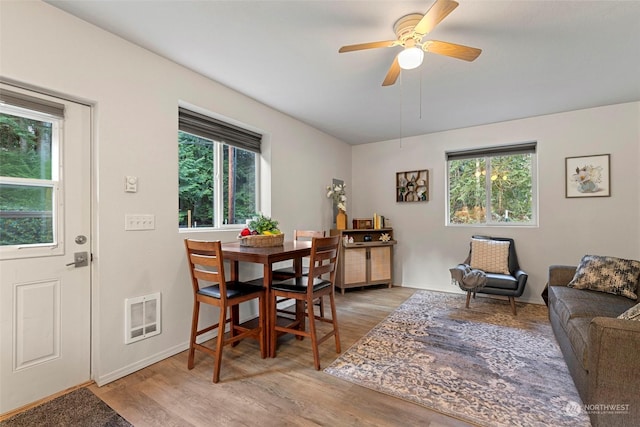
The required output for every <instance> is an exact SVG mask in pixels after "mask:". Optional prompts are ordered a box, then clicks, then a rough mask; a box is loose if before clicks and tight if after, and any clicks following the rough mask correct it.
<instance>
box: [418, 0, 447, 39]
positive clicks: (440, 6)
mask: <svg viewBox="0 0 640 427" xmlns="http://www.w3.org/2000/svg"><path fill="white" fill-rule="evenodd" d="M456 7H458V2H455V1H453V0H437V1H436V2H435V3H434V4H433V6H431V8H429V10H428V11H427V13H425V14H424V16H423V17H422V19H421V20H420V22H418V24H417V25H416V26H415V28H414V29H413V31H414V32H416V33H418V34H422V35H425V34H428V33H430V32H431V31H433V29H434V28H435V27H436V25H438V24H439V23H440V21H442V20H443V19H444V18H446V17H447V15H449V14H450V13H451V12H453V10H454V9H455V8H456Z"/></svg>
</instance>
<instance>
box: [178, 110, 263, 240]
mask: <svg viewBox="0 0 640 427" xmlns="http://www.w3.org/2000/svg"><path fill="white" fill-rule="evenodd" d="M178 117H179V127H178V129H179V131H178V147H179V195H178V203H179V227H180V228H191V227H198V228H200V227H209V228H212V227H213V228H223V227H225V226H228V225H234V224H245V222H246V220H247V219H251V218H252V217H253V216H254V215H255V213H256V211H257V210H258V205H257V199H258V164H259V157H260V156H259V154H260V141H261V139H262V135H260V134H258V133H255V132H252V131H249V130H246V129H243V128H241V127H238V126H235V125H232V124H229V123H226V122H223V121H221V120H218V119H214V118H212V117H209V116H206V115H203V114H200V113H196V112H194V111H190V110H187V109H185V108H182V107H181V108H179V111H178Z"/></svg>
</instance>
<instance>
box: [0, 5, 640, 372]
mask: <svg viewBox="0 0 640 427" xmlns="http://www.w3.org/2000/svg"><path fill="white" fill-rule="evenodd" d="M0 7H1V13H0V55H1V56H0V77H2V78H6V79H11V80H15V81H18V82H21V83H23V84H25V85H28V86H35V87H41V88H44V89H46V90H49V91H55V92H59V93H63V94H66V95H67V96H70V97H73V98H81V99H85V100H87V101H89V102H91V103H92V104H94V105H95V119H94V126H95V130H94V134H95V141H94V144H95V146H94V157H95V168H94V169H95V179H96V182H95V184H94V188H95V192H96V194H95V195H96V209H95V213H96V216H95V219H96V223H95V232H96V234H95V235H94V238H95V239H96V240H95V242H96V244H95V256H96V261H95V263H94V280H93V289H94V295H95V301H94V303H95V305H94V321H95V323H96V325H95V328H94V331H95V332H96V333H95V335H94V338H95V348H94V356H95V366H94V368H95V371H94V375H95V379H96V380H97V381H98V382H99V383H104V382H107V381H110V380H113V379H116V378H117V377H119V376H122V375H126V374H127V373H128V372H131V371H133V370H135V369H137V368H139V367H142V366H144V365H146V364H149V363H152V362H153V361H155V360H158V359H159V358H162V357H165V356H167V355H169V354H171V353H173V352H176V351H179V350H181V349H183V348H185V346H186V342H187V336H188V329H189V317H190V313H191V298H192V297H191V294H190V291H189V287H188V282H187V275H188V273H187V270H186V265H185V261H184V254H183V247H182V242H181V240H182V239H183V238H184V237H187V236H188V235H191V234H180V233H178V231H177V221H178V219H177V183H178V172H177V146H176V139H177V118H176V114H177V105H178V101H181V100H182V101H186V102H189V103H191V104H194V105H198V106H200V107H202V108H206V109H208V110H210V111H213V112H215V113H218V114H222V115H224V116H227V117H230V118H232V119H234V120H238V121H240V122H243V123H246V124H248V125H250V126H252V127H255V128H258V129H261V130H262V131H263V132H264V133H265V135H266V138H265V146H264V159H265V161H264V162H263V169H262V172H263V175H264V177H265V179H264V180H263V184H264V186H263V188H262V190H263V195H264V200H263V206H262V208H263V210H264V211H265V212H266V213H270V214H271V215H272V216H273V217H274V218H275V219H278V220H279V221H280V222H281V225H282V228H283V230H284V231H285V233H291V231H292V230H293V229H294V228H316V227H322V228H324V229H328V228H330V226H331V222H332V218H331V215H332V214H331V204H330V202H329V200H327V199H326V197H325V186H326V185H328V184H330V183H331V179H332V178H340V179H344V180H345V182H346V183H347V184H348V185H349V188H350V190H349V198H350V202H349V217H350V218H356V217H370V216H371V214H372V213H373V212H377V213H380V214H383V215H386V216H388V217H390V218H391V219H392V221H393V225H394V229H395V230H394V231H395V237H396V238H397V240H398V241H399V244H398V245H397V246H396V257H395V268H396V274H395V282H396V283H397V284H402V285H405V286H414V287H420V288H429V289H440V290H447V291H456V289H455V288H453V287H452V286H451V285H450V284H449V283H450V281H449V272H448V268H449V267H451V266H454V265H455V264H457V263H458V262H460V261H462V260H463V259H464V258H465V255H466V252H467V247H468V239H469V236H470V235H471V234H473V233H477V232H482V233H485V232H487V230H485V229H481V228H464V227H455V228H454V227H445V225H444V224H445V206H444V204H445V168H444V166H445V162H444V152H445V151H446V150H452V149H462V148H469V147H474V146H483V145H496V144H506V143H511V142H522V141H530V140H537V141H538V149H539V150H538V152H539V154H538V168H539V176H540V180H539V183H540V226H539V227H537V228H515V229H506V228H494V229H491V230H489V231H490V232H491V233H492V234H494V235H501V236H513V237H514V238H515V239H516V241H517V245H518V255H519V257H520V261H521V264H522V266H523V268H525V269H526V270H527V271H528V272H529V273H530V278H529V286H528V288H527V290H526V292H525V295H524V299H525V300H529V301H535V302H539V301H540V300H539V294H540V292H541V290H542V288H543V286H544V283H545V281H546V271H547V268H548V266H549V264H554V263H567V264H575V263H577V262H578V260H579V259H580V257H581V256H582V255H583V254H584V253H588V252H591V253H599V254H609V255H615V256H620V257H626V258H635V259H640V219H639V214H638V212H640V183H639V181H640V180H639V179H638V178H637V173H636V170H637V165H638V164H640V138H639V135H640V129H639V128H640V125H639V123H640V104H639V103H631V104H623V105H616V106H611V107H603V108H596V109H590V110H584V111H575V112H569V113H564V114H556V115H551V116H545V117H536V118H530V119H526V120H517V121H512V122H506V123H499V124H494V125H487V126H479V127H474V128H469V129H460V130H455V131H450V132H442V133H437V134H431V135H423V136H418V137H413V138H404V139H403V140H402V143H401V144H400V143H399V142H398V141H386V142H380V143H375V144H367V145H362V146H355V147H353V148H351V147H349V146H347V145H346V144H344V143H342V142H341V141H338V140H336V139H335V138H332V137H329V136H327V135H325V134H323V133H321V132H319V131H317V130H315V129H313V128H311V127H309V126H306V125H304V124H302V123H300V122H298V121H296V120H294V119H292V118H290V117H288V116H285V115H283V114H281V113H279V112H277V111H275V110H273V109H270V108H268V107H266V106H264V105H262V104H260V103H258V102H256V101H254V100H251V99H249V98H247V97H245V96H243V95H240V94H238V93H237V92H234V91H232V90H229V89H228V88H225V87H224V86H221V85H219V84H217V83H215V82H212V81H210V80H208V79H206V78H204V77H202V76H200V75H198V74H196V73H193V72H191V71H189V70H187V69H185V68H183V67H180V66H178V65H176V64H174V63H172V62H170V61H167V60H165V59H163V58H160V57H158V56H156V55H154V54H152V53H150V52H148V51H145V50H143V49H141V48H139V47H136V46H134V45H132V44H130V43H128V42H125V41H123V40H122V39H119V38H117V37H115V36H113V35H110V34H108V33H106V32H104V31H102V30H100V29H98V28H96V27H93V26H91V25H89V24H87V23H85V22H83V21H80V20H78V19H76V18H74V17H72V16H70V15H67V14H66V13H64V12H61V11H59V10H58V9H55V8H53V7H51V6H49V5H47V4H44V3H41V2H7V1H3V2H1V3H0ZM600 153H610V154H611V169H612V176H611V180H612V197H609V198H594V199H565V198H564V159H565V157H568V156H580V155H588V154H600ZM309 165H312V166H309ZM424 168H426V169H429V170H430V174H431V176H430V178H431V200H430V201H429V202H428V203H415V204H398V203H395V197H394V180H395V173H396V172H399V171H405V170H415V169H424ZM125 175H136V176H138V177H139V180H140V181H139V192H138V193H135V194H126V193H124V191H123V180H124V176H125ZM350 178H351V182H350ZM125 213H153V214H155V215H156V230H155V231H152V232H133V233H132V232H128V233H127V232H125V231H124V228H123V222H124V221H123V217H124V214H125ZM198 237H203V238H221V239H222V240H232V239H234V238H235V233H232V232H227V233H216V234H214V233H207V234H205V235H201V234H199V235H198ZM254 271H255V270H252V271H248V270H244V271H243V273H244V274H245V275H251V273H252V272H254ZM156 291H160V292H162V295H163V332H162V334H161V335H159V336H157V337H154V338H151V339H148V340H144V341H141V342H138V343H135V344H132V345H128V346H125V345H124V344H123V332H122V331H123V317H124V316H123V305H124V304H123V302H124V299H125V298H127V297H131V296H138V295H143V294H147V293H151V292H156Z"/></svg>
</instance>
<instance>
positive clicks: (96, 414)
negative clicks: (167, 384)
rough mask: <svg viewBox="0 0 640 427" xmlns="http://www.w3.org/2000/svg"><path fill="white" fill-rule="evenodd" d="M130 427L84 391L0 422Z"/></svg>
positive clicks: (9, 426) (8, 426) (18, 426)
mask: <svg viewBox="0 0 640 427" xmlns="http://www.w3.org/2000/svg"><path fill="white" fill-rule="evenodd" d="M131 425H132V424H130V423H129V422H128V421H127V420H125V419H124V418H122V417H121V416H120V415H119V414H118V413H117V412H116V411H114V410H113V409H111V407H110V406H109V405H107V404H106V403H104V402H103V401H102V400H100V398H99V397H98V396H96V395H95V394H93V393H92V392H91V391H90V390H88V389H86V388H80V389H78V390H74V391H72V392H71V393H67V394H65V395H63V396H60V397H57V398H55V399H53V400H50V401H49V402H46V403H43V404H42V405H38V406H36V407H34V408H31V409H29V410H27V411H25V412H21V413H19V414H17V415H14V416H13V417H11V418H9V419H6V420H4V421H2V422H0V426H2V427H23V426H24V427H26V426H29V427H33V426H65V427H67V426H68V427H72V426H73V427H76V426H77V427H130V426H131Z"/></svg>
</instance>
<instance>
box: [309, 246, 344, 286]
mask: <svg viewBox="0 0 640 427" xmlns="http://www.w3.org/2000/svg"><path fill="white" fill-rule="evenodd" d="M339 248H340V236H339V235H338V236H331V237H314V238H313V240H312V243H311V256H310V263H309V286H308V287H307V292H308V293H313V286H312V283H313V278H315V277H320V276H322V275H325V274H329V275H330V276H329V281H331V284H332V286H334V284H335V274H336V264H337V262H338V251H339Z"/></svg>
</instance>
